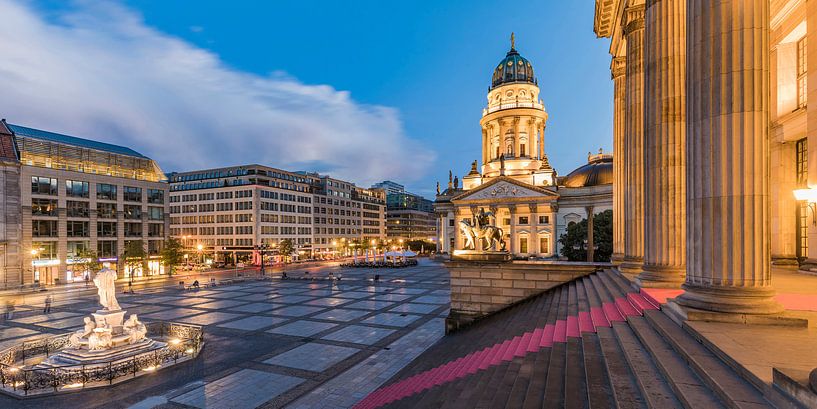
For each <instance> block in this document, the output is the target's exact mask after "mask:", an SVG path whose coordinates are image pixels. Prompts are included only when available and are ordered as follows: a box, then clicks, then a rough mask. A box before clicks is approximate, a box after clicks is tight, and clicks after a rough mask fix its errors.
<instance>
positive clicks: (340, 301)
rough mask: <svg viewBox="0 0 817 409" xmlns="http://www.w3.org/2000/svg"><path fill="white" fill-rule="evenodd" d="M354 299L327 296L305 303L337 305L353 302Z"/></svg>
mask: <svg viewBox="0 0 817 409" xmlns="http://www.w3.org/2000/svg"><path fill="white" fill-rule="evenodd" d="M352 301H353V300H350V299H347V298H333V297H326V298H318V299H317V300H312V301H307V302H306V303H305V304H307V305H315V306H321V307H337V306H338V305H343V304H347V303H350V302H352Z"/></svg>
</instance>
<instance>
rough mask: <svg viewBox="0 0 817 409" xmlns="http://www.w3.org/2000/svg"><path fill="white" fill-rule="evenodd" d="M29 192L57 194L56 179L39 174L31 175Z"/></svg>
mask: <svg viewBox="0 0 817 409" xmlns="http://www.w3.org/2000/svg"><path fill="white" fill-rule="evenodd" d="M31 193H32V194H35V195H49V196H56V195H57V179H53V178H46V177H40V176H32V177H31Z"/></svg>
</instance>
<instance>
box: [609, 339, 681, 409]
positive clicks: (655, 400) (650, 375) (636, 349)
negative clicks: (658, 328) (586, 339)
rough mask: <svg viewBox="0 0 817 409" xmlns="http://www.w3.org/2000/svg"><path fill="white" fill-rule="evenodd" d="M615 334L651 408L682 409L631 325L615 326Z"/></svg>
mask: <svg viewBox="0 0 817 409" xmlns="http://www.w3.org/2000/svg"><path fill="white" fill-rule="evenodd" d="M613 332H614V333H615V334H616V337H617V339H618V341H619V345H621V349H622V351H624V356H625V358H626V359H627V363H628V364H629V365H630V368H631V369H632V371H633V374H634V375H635V378H636V383H637V384H638V387H639V389H640V390H641V394H642V396H643V397H644V399H645V400H646V401H647V402H648V404H649V406H650V407H653V408H680V407H682V406H681V403H680V402H678V400H677V399H676V398H675V394H674V393H673V391H672V389H671V388H670V387H669V384H668V383H667V381H666V380H664V378H663V377H662V376H661V374H660V373H659V372H658V368H657V367H656V366H655V363H653V361H652V358H650V356H649V355H648V353H647V351H645V350H644V347H643V345H642V344H641V342H639V341H638V339H637V338H636V337H635V334H633V331H632V329H630V327H629V325H627V324H625V323H616V324H613Z"/></svg>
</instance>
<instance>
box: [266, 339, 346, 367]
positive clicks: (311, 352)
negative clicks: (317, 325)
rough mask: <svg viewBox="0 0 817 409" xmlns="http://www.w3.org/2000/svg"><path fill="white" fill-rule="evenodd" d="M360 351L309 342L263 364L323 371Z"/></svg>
mask: <svg viewBox="0 0 817 409" xmlns="http://www.w3.org/2000/svg"><path fill="white" fill-rule="evenodd" d="M358 352H360V350H359V349H357V348H349V347H341V346H336V345H327V344H319V343H315V342H310V343H308V344H304V345H301V346H299V347H296V348H294V349H290V350H289V351H287V352H284V353H282V354H279V355H277V356H274V357H272V358H270V359H267V360H265V361H264V363H265V364H271V365H279V366H286V367H289V368H296V369H303V370H307V371H313V372H323V371H325V370H327V369H329V368H330V367H332V366H333V365H335V364H337V363H338V362H340V361H343V360H344V359H346V358H348V357H350V356H352V355H354V354H356V353H358Z"/></svg>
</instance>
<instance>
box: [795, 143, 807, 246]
mask: <svg viewBox="0 0 817 409" xmlns="http://www.w3.org/2000/svg"><path fill="white" fill-rule="evenodd" d="M796 150H797V156H796V160H797V163H796V165H795V170H796V172H797V174H796V175H797V186H798V187H807V186H808V139H806V138H803V139H800V140H799V141H797V145H796ZM808 213H809V209H808V203H798V204H797V258H798V259H801V260H802V259H805V258H806V257H808Z"/></svg>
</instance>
